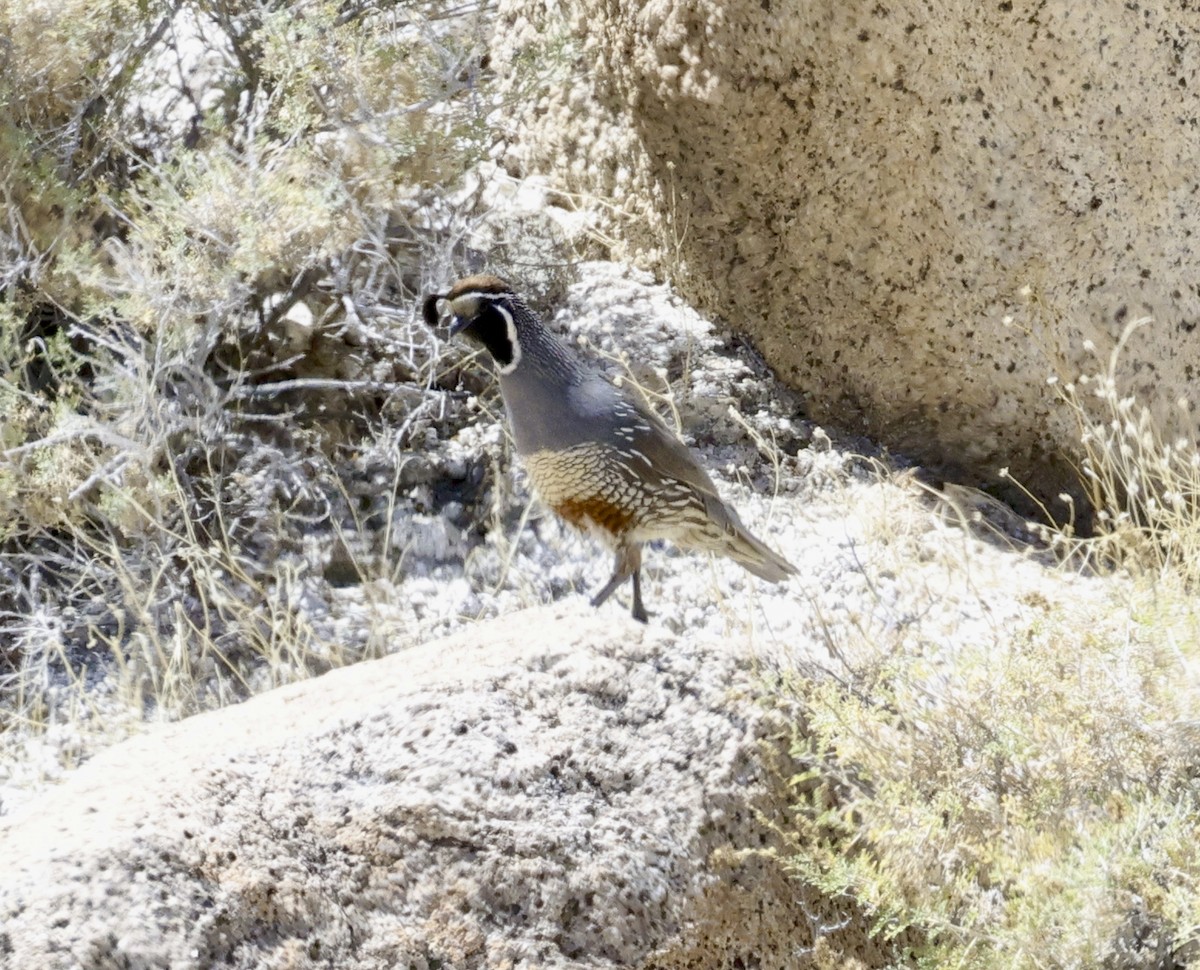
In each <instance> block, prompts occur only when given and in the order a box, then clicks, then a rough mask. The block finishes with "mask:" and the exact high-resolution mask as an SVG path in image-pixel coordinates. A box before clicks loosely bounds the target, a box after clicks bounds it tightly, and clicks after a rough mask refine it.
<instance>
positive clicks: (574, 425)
mask: <svg viewBox="0 0 1200 970" xmlns="http://www.w3.org/2000/svg"><path fill="white" fill-rule="evenodd" d="M443 300H444V301H445V303H446V304H447V306H448V309H449V313H450V314H451V315H452V317H453V319H452V321H451V326H450V333H451V335H454V334H462V335H463V336H464V337H466V338H467V339H469V340H470V341H471V342H472V343H474V344H477V345H480V346H482V347H483V348H484V349H485V350H487V352H488V353H489V354H490V355H491V357H492V360H493V361H494V362H495V365H496V371H497V373H498V375H499V383H500V393H501V396H502V398H503V399H504V407H505V410H506V411H507V412H508V419H509V423H510V424H511V425H512V434H513V439H514V441H515V443H516V448H517V453H518V454H519V455H520V456H521V459H522V461H523V463H524V465H525V468H526V471H527V472H528V473H529V477H530V479H531V481H532V483H533V486H534V489H535V491H536V492H537V493H538V495H539V496H540V498H541V499H542V501H543V502H545V504H546V505H548V506H549V507H550V508H551V509H553V510H554V511H555V512H556V513H557V514H558V515H559V516H561V517H562V518H563V519H564V520H566V521H567V522H569V523H570V524H571V525H573V526H575V527H577V528H579V529H582V530H584V531H586V532H590V533H592V534H593V535H595V536H597V537H598V538H599V539H601V540H602V541H603V542H604V543H605V544H607V545H608V546H609V547H610V548H611V549H612V550H613V551H614V553H615V556H616V561H615V565H614V568H613V574H612V578H611V579H609V581H608V582H607V583H605V585H604V586H603V587H602V588H601V589H600V591H599V592H598V593H596V595H595V596H594V597H593V598H592V605H593V606H599V605H600V604H602V603H603V602H604V601H605V600H607V599H608V598H609V597H610V596H611V595H612V594H613V592H614V591H615V590H616V589H617V588H618V587H619V586H621V584H622V583H624V582H625V580H626V579H629V580H631V582H632V585H633V610H632V612H633V616H634V618H635V619H637V620H639V621H641V622H643V623H645V622H646V619H647V613H646V610H645V607H644V606H643V605H642V586H641V566H642V545H643V544H644V543H646V542H649V541H651V540H654V539H669V540H671V541H672V542H674V543H675V545H677V546H679V547H680V548H683V549H695V550H707V551H711V552H716V553H720V554H722V555H725V556H728V557H730V558H731V559H733V560H734V561H735V562H738V563H740V564H741V565H742V566H744V567H745V568H746V569H748V570H749V571H750V572H752V573H753V574H754V575H755V576H758V577H760V578H761V579H765V580H767V581H768V582H772V583H774V582H779V581H781V580H782V579H784V578H785V577H786V576H789V575H791V574H792V573H795V571H796V568H795V567H794V566H793V565H792V564H791V563H789V562H788V561H787V560H786V559H784V558H783V557H782V556H780V555H779V554H778V553H776V552H774V551H772V550H771V549H769V548H768V547H767V546H766V545H764V544H763V543H762V542H760V541H759V540H758V539H756V538H755V537H754V536H752V535H751V534H750V533H749V532H748V531H747V529H746V527H745V526H744V525H742V522H741V520H740V519H739V518H738V516H737V513H736V512H735V511H734V510H733V509H731V508H730V507H729V506H728V505H726V504H725V503H724V502H723V501H721V497H720V496H719V495H718V494H717V489H716V486H714V485H713V482H712V479H711V478H709V476H708V474H707V473H706V472H705V471H704V469H703V468H701V467H700V465H699V464H698V463H697V462H696V459H695V458H694V457H693V456H692V454H691V452H690V451H689V450H688V448H687V446H686V445H684V443H683V442H682V441H680V440H679V439H678V438H677V437H676V436H675V435H674V434H672V433H671V432H670V431H669V430H668V429H667V427H666V425H664V424H663V423H662V421H661V420H659V418H658V417H657V416H655V415H654V414H653V413H651V411H650V410H649V409H648V408H647V407H645V406H644V405H643V404H642V403H641V402H640V401H638V400H636V399H635V398H633V397H631V396H630V395H629V394H627V393H626V392H624V391H622V390H621V389H619V388H618V387H616V386H615V385H613V384H612V383H610V382H609V381H608V380H606V379H605V378H604V377H602V376H601V375H600V373H598V372H597V371H595V370H593V369H592V368H590V367H589V366H587V365H586V364H585V363H584V362H583V361H582V360H580V359H579V357H578V356H577V355H576V354H575V353H574V351H573V350H572V349H571V348H570V347H568V346H567V345H566V344H564V343H563V342H562V341H561V340H559V339H558V338H557V337H555V336H554V334H552V333H551V332H550V331H549V330H548V329H547V328H546V327H545V325H543V323H542V321H541V320H540V319H538V317H537V315H536V314H535V313H534V312H533V311H532V310H530V309H529V307H528V306H527V305H526V304H525V302H524V301H523V300H522V299H521V298H520V297H519V296H518V295H517V294H516V293H515V292H514V291H513V289H512V287H511V286H510V285H509V284H508V283H506V282H505V281H504V280H502V279H500V278H499V277H496V276H490V275H478V276H468V277H466V278H465V279H462V280H459V281H458V282H457V283H455V284H454V286H452V287H451V288H450V290H449V292H447V293H435V294H432V295H430V296H428V297H427V298H426V299H425V303H424V307H423V311H424V317H425V321H426V322H427V323H428V324H429V325H430V326H431V327H436V326H437V325H438V323H439V321H440V314H439V304H440V303H441V301H443Z"/></svg>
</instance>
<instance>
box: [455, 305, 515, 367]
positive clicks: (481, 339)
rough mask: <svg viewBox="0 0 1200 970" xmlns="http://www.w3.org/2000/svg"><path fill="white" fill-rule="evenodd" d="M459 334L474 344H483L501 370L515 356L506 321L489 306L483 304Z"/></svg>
mask: <svg viewBox="0 0 1200 970" xmlns="http://www.w3.org/2000/svg"><path fill="white" fill-rule="evenodd" d="M460 332H461V333H462V335H463V336H464V337H467V338H469V339H470V340H473V341H474V342H475V343H477V344H483V346H484V347H485V348H486V349H487V352H488V353H489V354H491V355H492V357H493V359H495V361H496V363H497V364H499V365H500V367H501V368H504V367H507V366H508V365H509V364H511V363H512V362H513V358H514V357H515V356H516V349H515V348H514V347H513V345H512V340H511V339H510V338H509V333H508V321H507V320H506V319H505V318H504V314H503V313H501V312H500V311H499V310H497V309H496V308H495V307H494V306H492V305H491V304H485V305H484V306H483V307H482V308H481V309H480V311H479V313H478V314H477V315H476V317H475V319H474V320H472V321H471V322H470V323H468V324H467V325H466V326H465V327H463V328H462V330H461V331H460Z"/></svg>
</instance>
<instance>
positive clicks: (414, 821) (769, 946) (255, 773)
mask: <svg viewBox="0 0 1200 970" xmlns="http://www.w3.org/2000/svg"><path fill="white" fill-rule="evenodd" d="M485 645H486V646H485ZM754 667H755V662H754V661H752V659H751V657H750V656H749V655H748V654H747V653H745V652H744V651H741V650H733V649H730V647H729V646H720V645H708V646H697V645H695V644H684V643H682V642H681V641H680V640H679V639H678V638H676V637H675V636H674V635H672V634H669V633H667V632H665V631H663V630H661V629H657V628H655V627H643V626H640V625H637V624H634V623H633V622H632V621H630V620H627V619H615V618H614V617H613V616H609V615H602V614H599V613H596V612H593V611H591V610H590V609H588V608H587V607H586V606H583V605H581V604H576V605H575V607H573V608H564V607H554V608H547V609H537V610H531V611H528V612H525V613H523V614H516V615H512V616H509V617H506V618H504V619H503V620H498V621H494V622H493V623H490V624H485V625H480V626H477V627H474V628H472V629H469V630H467V631H465V632H464V633H463V634H460V635H458V636H456V637H453V638H450V639H447V640H442V641H437V642H434V643H430V644H428V645H425V646H423V647H419V648H415V649H413V650H409V651H406V652H404V653H400V654H397V655H394V656H391V657H388V658H386V659H383V660H379V661H375V662H370V663H362V664H358V665H356V666H354V667H350V668H345V669H342V670H339V671H335V672H333V673H331V674H328V675H326V676H324V677H321V678H318V679H316V680H312V681H307V682H305V683H302V684H297V685H293V686H290V687H285V688H281V689H279V690H276V691H272V692H270V693H267V694H264V695H261V696H259V697H257V698H255V699H253V700H251V701H248V702H247V703H245V704H242V705H240V706H238V707H234V708H228V709H226V710H223V711H219V712H216V713H213V714H206V715H200V716H197V717H194V718H191V719H189V720H187V721H184V722H182V723H180V724H178V725H175V726H172V727H169V728H166V729H164V730H162V731H160V732H158V733H156V734H152V735H147V736H143V737H139V738H136V739H133V740H131V741H127V742H125V743H123V744H120V745H117V746H115V747H113V748H111V749H110V750H108V751H107V752H105V753H103V754H101V755H99V756H97V757H96V758H95V759H94V760H92V761H91V762H89V763H88V764H87V765H85V766H84V767H83V768H81V769H80V770H79V771H78V772H77V773H76V774H75V775H74V776H73V777H72V778H70V779H68V780H67V781H65V782H64V783H63V784H62V785H61V786H60V787H58V788H57V789H54V790H53V791H51V792H48V793H47V794H46V795H45V796H43V797H42V798H41V799H40V800H37V801H35V802H33V803H31V804H29V805H27V806H26V807H25V808H24V809H23V810H22V811H20V812H18V813H17V814H16V815H14V816H12V817H8V818H5V819H4V820H3V821H2V822H0V849H2V856H3V859H4V864H3V866H0V966H5V967H38V968H40V970H53V968H66V967H71V968H83V970H91V968H95V970H100V968H111V967H171V968H173V970H185V968H202V967H203V968H207V967H213V966H223V967H224V966H228V967H246V968H250V967H253V968H266V967H288V968H307V967H330V966H334V967H338V968H342V970H354V968H368V967H371V968H381V967H401V966H402V967H412V968H417V970H426V968H432V967H455V968H465V967H484V966H487V967H548V966H579V967H583V966H587V967H618V966H619V967H631V966H638V965H643V964H644V965H647V966H654V967H661V968H668V967H685V966H686V967H727V966H729V967H731V966H748V965H754V966H760V967H764V968H765V967H784V966H791V965H793V963H792V962H791V961H792V957H793V955H794V953H795V952H796V948H797V947H804V946H810V945H811V944H812V942H813V939H814V938H815V936H816V933H815V931H816V930H820V932H821V933H822V945H824V946H832V947H833V948H834V952H838V951H841V952H844V953H845V954H846V955H847V959H850V958H854V959H862V960H864V961H866V965H870V964H876V965H879V964H880V954H879V953H878V952H877V951H876V950H875V948H874V947H873V946H872V945H870V944H865V943H864V942H863V934H862V923H861V922H860V921H858V920H856V919H855V918H853V914H846V913H844V912H837V911H836V906H837V905H839V904H837V903H835V902H832V901H828V900H825V901H820V900H817V899H813V898H808V899H806V898H805V897H806V894H805V893H804V891H803V890H802V888H801V887H799V886H798V885H797V884H795V883H793V882H789V881H788V880H787V879H786V878H785V877H784V876H783V875H782V873H781V872H780V871H779V870H778V869H777V868H776V867H774V866H773V865H772V864H771V863H769V862H768V861H766V860H765V859H763V858H760V857H758V856H754V855H750V856H745V855H742V856H739V854H738V852H737V850H756V849H760V848H764V847H766V848H769V847H770V846H771V845H772V839H773V837H772V835H771V833H770V831H769V829H768V828H767V827H766V826H765V825H764V824H763V822H764V821H767V822H770V821H772V820H778V819H779V818H780V815H779V812H780V810H781V809H780V805H779V804H778V803H777V801H776V800H775V796H774V795H772V790H773V787H772V785H771V784H769V783H768V782H767V776H766V773H765V772H764V770H763V768H762V766H761V763H760V755H761V754H762V752H763V750H764V748H763V747H762V746H761V745H762V740H763V738H764V736H765V735H766V734H768V733H769V730H770V721H769V718H767V717H766V716H765V715H764V714H763V712H762V708H761V707H760V706H759V705H758V704H757V703H756V702H755V701H754V699H753V698H752V697H751V696H749V694H750V691H751V689H752V687H753V684H754V682H755V680H754V676H755V675H754V674H753V673H752V672H751V671H752V668H754ZM758 669H759V671H761V667H760V668H758ZM847 915H850V916H851V918H850V919H849V920H848V921H845V920H846V917H847Z"/></svg>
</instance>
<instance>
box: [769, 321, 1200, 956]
mask: <svg viewBox="0 0 1200 970" xmlns="http://www.w3.org/2000/svg"><path fill="white" fill-rule="evenodd" d="M1136 325H1141V324H1136ZM1136 325H1135V326H1136ZM1122 343H1123V341H1122ZM1120 346H1121V345H1120V344H1119V345H1118V347H1117V348H1116V350H1115V351H1114V352H1113V354H1112V355H1111V356H1110V357H1108V358H1107V359H1105V360H1103V361H1099V362H1098V363H1099V365H1100V367H1099V369H1098V372H1097V373H1096V374H1094V375H1089V376H1086V377H1084V378H1081V379H1080V380H1078V381H1076V382H1073V383H1068V384H1066V385H1065V386H1063V387H1062V402H1063V406H1065V407H1067V408H1069V409H1071V413H1072V414H1073V415H1074V416H1075V419H1076V422H1077V425H1078V428H1079V441H1078V442H1077V443H1076V451H1077V453H1078V454H1079V455H1080V459H1079V469H1080V478H1081V482H1082V483H1083V485H1084V486H1085V488H1086V489H1087V491H1088V497H1089V499H1090V500H1091V502H1092V503H1093V506H1094V508H1095V509H1096V511H1097V517H1096V523H1097V534H1096V535H1094V536H1092V537H1088V538H1081V537H1079V536H1078V535H1076V534H1075V533H1074V530H1073V529H1072V528H1071V527H1070V524H1069V523H1068V524H1067V526H1066V527H1064V528H1062V529H1060V530H1058V531H1057V532H1049V533H1047V532H1046V531H1045V530H1043V535H1046V536H1048V538H1049V539H1050V544H1051V545H1052V547H1053V548H1054V550H1056V551H1057V552H1058V553H1059V554H1060V557H1061V558H1060V561H1061V565H1060V566H1058V567H1056V568H1055V567H1053V566H1047V567H1045V568H1044V573H1043V575H1044V578H1043V580H1042V581H1041V582H1042V585H1041V586H1040V587H1035V588H1033V589H1031V590H1027V591H1026V593H1025V594H1024V597H1025V599H1026V601H1027V602H1028V604H1029V606H1030V610H1029V611H1028V612H1027V617H1026V619H1025V620H1023V621H1021V622H1019V623H1012V622H1009V623H1006V624H1004V625H1002V626H998V627H997V628H996V629H994V630H992V631H991V632H989V633H988V634H986V635H983V636H980V635H979V633H978V630H975V631H974V633H973V635H971V636H968V637H965V638H962V637H960V638H955V639H954V641H953V642H952V644H950V645H947V644H946V643H944V642H942V643H940V644H939V641H938V640H937V638H935V637H930V636H929V635H927V633H926V632H925V631H924V630H923V629H922V624H921V623H920V622H918V623H917V624H915V625H910V626H908V627H906V628H893V629H891V630H890V631H886V630H880V629H873V630H864V631H862V635H861V636H853V637H851V638H850V639H849V641H847V638H846V636H845V632H844V630H842V631H841V632H840V633H839V639H838V641H837V642H831V643H830V644H829V647H830V654H831V656H832V657H833V658H834V662H833V665H832V666H831V667H830V668H829V669H828V670H827V671H826V672H825V673H824V674H823V675H821V676H817V677H815V678H813V679H802V678H794V679H792V680H790V682H789V684H788V686H787V687H786V688H784V689H783V690H782V691H781V692H780V694H778V695H777V696H782V697H783V698H785V701H784V702H785V703H786V704H788V705H791V709H792V710H793V711H794V715H793V716H794V717H795V719H796V730H795V734H794V741H793V745H792V753H793V755H794V757H795V759H796V763H797V764H798V766H799V770H798V771H797V773H796V774H795V775H794V776H793V777H791V778H789V779H788V781H787V783H788V785H789V787H790V789H791V790H792V792H793V793H794V806H795V826H794V828H792V829H791V830H790V831H788V832H787V833H785V835H786V838H787V839H788V840H789V842H790V845H791V847H792V849H791V853H790V855H789V856H788V858H787V864H788V865H789V866H790V867H791V868H792V870H793V871H794V872H795V874H796V876H797V878H799V879H801V880H802V881H804V882H806V883H809V884H813V885H816V886H817V887H819V888H820V889H821V890H822V891H824V892H825V893H827V894H835V895H836V894H846V895H848V896H849V897H852V898H853V899H854V900H855V901H856V902H857V903H858V904H859V905H861V906H862V907H864V908H865V910H866V911H867V912H869V913H871V914H873V918H874V920H875V930H876V932H877V933H879V934H881V935H882V936H885V937H888V938H892V939H895V940H899V941H903V943H904V947H905V948H906V949H907V953H908V957H907V958H905V959H903V960H901V961H900V963H901V964H902V965H910V964H909V960H911V961H913V962H915V964H916V965H919V966H928V967H977V968H988V970H993V968H994V970H1001V968H1004V970H1012V968H1025V967H1028V968H1043V967H1064V968H1066V967H1169V966H1175V965H1188V964H1190V963H1191V962H1192V961H1194V960H1196V959H1198V958H1200V840H1198V838H1197V836H1198V835H1200V831H1198V829H1197V822H1196V819H1197V818H1200V784H1198V782H1197V779H1198V778H1200V755H1198V754H1197V752H1198V751H1200V747H1198V742H1200V729H1198V728H1197V725H1198V724H1200V615H1198V614H1197V611H1196V610H1195V607H1194V588H1195V579H1196V577H1195V574H1194V569H1195V563H1196V562H1197V561H1200V547H1197V544H1196V540H1195V537H1196V535H1197V531H1196V530H1197V526H1196V522H1197V518H1196V507H1197V506H1196V495H1197V491H1196V486H1197V477H1196V476H1197V468H1198V467H1200V459H1198V458H1197V452H1196V449H1195V446H1194V444H1193V443H1191V442H1188V441H1178V440H1173V441H1166V440H1164V438H1163V436H1162V435H1161V434H1159V433H1158V432H1157V431H1156V429H1155V427H1154V424H1153V422H1152V421H1151V419H1150V418H1149V414H1148V411H1147V409H1145V408H1142V407H1139V405H1138V403H1137V402H1136V401H1134V400H1133V399H1131V398H1129V397H1127V396H1122V395H1121V394H1120V393H1119V390H1118V387H1117V382H1116V378H1115V375H1116V370H1117V363H1118V355H1119V352H1120ZM967 517H968V518H970V517H972V513H968V515H967ZM897 565H898V566H899V568H901V569H903V568H905V566H904V564H897ZM908 568H909V569H910V570H911V569H913V568H915V563H910V564H909V565H908ZM960 568H961V570H962V571H964V572H967V571H970V570H972V569H973V568H977V567H976V566H975V565H973V564H972V562H971V561H970V560H969V559H966V560H964V561H963V562H962V564H961V567H960ZM1081 568H1085V569H1086V571H1087V572H1088V573H1091V574H1093V575H1094V574H1096V573H1097V571H1099V572H1100V573H1102V574H1103V575H1104V577H1105V578H1104V579H1103V581H1102V583H1101V581H1100V580H1099V579H1096V580H1089V581H1088V583H1089V585H1088V586H1086V587H1081V586H1078V585H1075V586H1072V585H1069V584H1068V582H1067V581H1068V580H1069V579H1070V578H1071V577H1072V576H1077V575H1078V574H1079V572H1080V570H1081ZM1118 568H1119V572H1118V571H1115V570H1117V569H1118ZM997 581H998V579H997V577H990V578H987V579H983V578H981V582H982V583H983V591H982V594H983V595H986V593H987V590H988V588H991V587H992V586H993V584H995V583H996V582H997ZM1000 581H1001V582H1004V581H1003V580H1000ZM1007 583H1008V584H1009V585H1008V592H1007V593H1005V594H1003V595H1008V596H1012V595H1015V593H1016V591H1017V589H1018V588H1020V587H1019V585H1018V578H1017V573H1016V572H1015V571H1014V573H1013V574H1012V576H1011V578H1010V579H1008V580H1007ZM1085 590H1091V592H1085ZM1097 592H1100V593H1101V595H1096V594H1097ZM1073 600H1078V602H1073Z"/></svg>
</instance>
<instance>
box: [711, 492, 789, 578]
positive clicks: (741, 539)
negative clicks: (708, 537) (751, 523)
mask: <svg viewBox="0 0 1200 970" xmlns="http://www.w3.org/2000/svg"><path fill="white" fill-rule="evenodd" d="M708 514H709V518H710V521H711V522H712V523H713V524H714V525H715V526H716V527H717V530H718V532H719V534H720V541H719V544H718V545H717V547H716V549H715V551H716V552H720V553H721V554H722V555H726V556H728V557H729V558H730V559H732V560H733V561H734V562H736V563H738V564H739V565H740V566H743V567H744V568H746V569H748V570H749V571H750V572H752V573H754V575H755V576H757V577H758V578H759V579H765V580H766V581H767V582H768V583H778V582H782V581H783V580H784V579H786V578H787V577H788V576H791V575H794V574H795V572H796V567H795V566H793V565H792V564H791V563H790V562H788V561H787V560H786V559H784V558H783V556H781V555H779V553H777V552H776V551H775V550H774V549H772V548H770V547H769V546H768V545H767V544H766V543H765V542H763V541H762V540H760V539H756V538H755V537H754V536H752V535H751V534H750V530H749V529H747V528H746V527H745V526H744V525H743V524H742V520H741V519H740V518H738V514H737V513H736V512H735V511H734V510H733V509H731V508H730V507H729V506H728V505H726V504H725V503H724V502H722V501H721V500H720V499H718V498H716V496H713V497H712V499H711V500H710V501H709V503H708Z"/></svg>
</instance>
